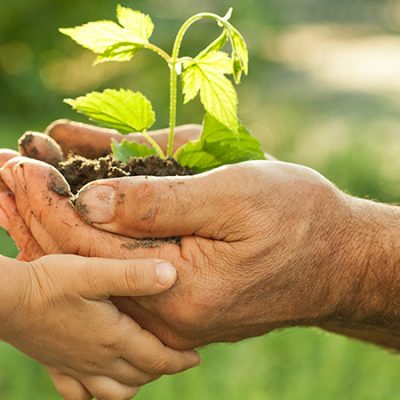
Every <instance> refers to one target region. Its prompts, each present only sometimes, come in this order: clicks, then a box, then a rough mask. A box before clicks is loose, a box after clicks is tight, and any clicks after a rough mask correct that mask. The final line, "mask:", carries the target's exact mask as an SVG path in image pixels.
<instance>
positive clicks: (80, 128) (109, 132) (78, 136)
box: [46, 120, 201, 158]
mask: <svg viewBox="0 0 400 400" xmlns="http://www.w3.org/2000/svg"><path fill="white" fill-rule="evenodd" d="M200 132H201V126H200V125H185V126H181V127H178V128H176V131H175V140H174V146H175V149H177V148H179V147H180V146H182V145H183V144H184V143H186V142H188V141H189V140H196V139H197V138H198V137H199V136H200ZM46 133H47V134H48V135H49V136H50V137H52V138H53V139H54V140H55V141H56V142H57V143H58V144H59V145H60V146H61V148H62V149H63V152H64V155H67V154H68V153H70V152H72V153H75V154H79V155H81V156H84V157H87V158H97V157H100V156H103V155H105V154H108V153H110V152H111V148H110V145H111V140H112V139H115V140H117V141H118V142H119V141H121V140H128V141H132V142H136V143H140V144H148V143H147V141H146V139H145V138H144V137H143V135H141V134H139V133H131V134H129V135H121V134H120V133H118V132H117V131H116V130H114V129H106V128H98V127H95V126H92V125H87V124H82V123H78V122H73V121H68V120H59V121H55V122H53V124H51V125H50V126H49V127H48V128H47V129H46ZM168 133H169V132H168V130H167V129H161V130H159V131H153V132H151V136H152V137H153V138H154V139H155V141H156V142H157V143H158V144H159V145H160V146H161V148H162V149H163V150H164V151H165V150H166V149H167V145H168Z"/></svg>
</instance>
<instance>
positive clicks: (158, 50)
mask: <svg viewBox="0 0 400 400" xmlns="http://www.w3.org/2000/svg"><path fill="white" fill-rule="evenodd" d="M143 47H144V48H145V49H148V50H151V51H152V52H154V53H156V54H158V55H159V56H160V57H161V58H163V59H164V60H165V61H166V62H167V63H168V64H169V63H170V62H171V56H170V55H169V54H168V53H167V52H165V51H164V50H163V49H161V48H160V47H158V46H156V45H154V44H152V43H147V44H145V45H144V46H143Z"/></svg>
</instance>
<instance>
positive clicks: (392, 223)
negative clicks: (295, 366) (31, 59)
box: [320, 196, 400, 333]
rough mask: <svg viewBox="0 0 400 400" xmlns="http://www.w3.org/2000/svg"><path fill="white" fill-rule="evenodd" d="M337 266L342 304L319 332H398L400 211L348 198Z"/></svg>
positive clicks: (334, 285) (336, 287)
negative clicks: (322, 330) (347, 330)
mask: <svg viewBox="0 0 400 400" xmlns="http://www.w3.org/2000/svg"><path fill="white" fill-rule="evenodd" d="M344 200H345V204H346V206H347V207H346V208H347V210H348V212H347V213H346V214H347V217H346V219H345V222H344V224H343V232H340V235H341V240H340V245H339V247H338V252H337V256H336V260H335V263H334V266H333V268H334V270H335V273H336V275H335V277H336V282H332V288H333V289H334V292H335V293H336V298H337V299H338V301H337V303H336V305H335V307H334V308H333V310H332V313H331V315H329V316H328V317H327V318H326V319H325V320H324V322H323V323H322V324H321V325H320V326H321V327H325V328H327V327H328V328H329V329H331V330H343V329H344V330H346V329H351V330H375V331H382V332H386V333H388V332H389V333H390V332H395V331H396V330H398V328H399V322H400V308H399V302H400V208H398V207H393V206H388V205H383V204H378V203H374V202H372V201H368V200H362V199H357V198H353V197H350V196H345V198H344Z"/></svg>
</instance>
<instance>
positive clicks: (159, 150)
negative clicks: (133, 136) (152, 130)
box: [141, 132, 166, 160]
mask: <svg viewBox="0 0 400 400" xmlns="http://www.w3.org/2000/svg"><path fill="white" fill-rule="evenodd" d="M141 134H142V135H143V136H144V138H145V139H146V140H147V141H148V142H149V143H150V144H151V145H152V147H153V148H154V150H155V151H156V153H157V155H158V156H159V157H160V158H161V159H163V160H164V159H165V158H166V156H165V154H164V152H163V151H162V149H161V147H160V146H159V144H158V143H157V142H156V141H155V140H154V139H153V138H152V137H151V136H150V135H149V134H148V133H147V132H141Z"/></svg>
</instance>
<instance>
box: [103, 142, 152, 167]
mask: <svg viewBox="0 0 400 400" xmlns="http://www.w3.org/2000/svg"><path fill="white" fill-rule="evenodd" d="M111 149H112V152H113V154H114V157H115V158H116V159H117V160H119V161H122V162H128V161H129V160H130V159H131V158H135V157H148V156H152V155H155V154H156V150H155V149H154V148H152V147H148V146H146V145H144V144H138V143H135V142H128V141H127V140H123V141H122V142H120V143H118V142H117V141H116V140H115V139H113V140H112V143H111Z"/></svg>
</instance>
